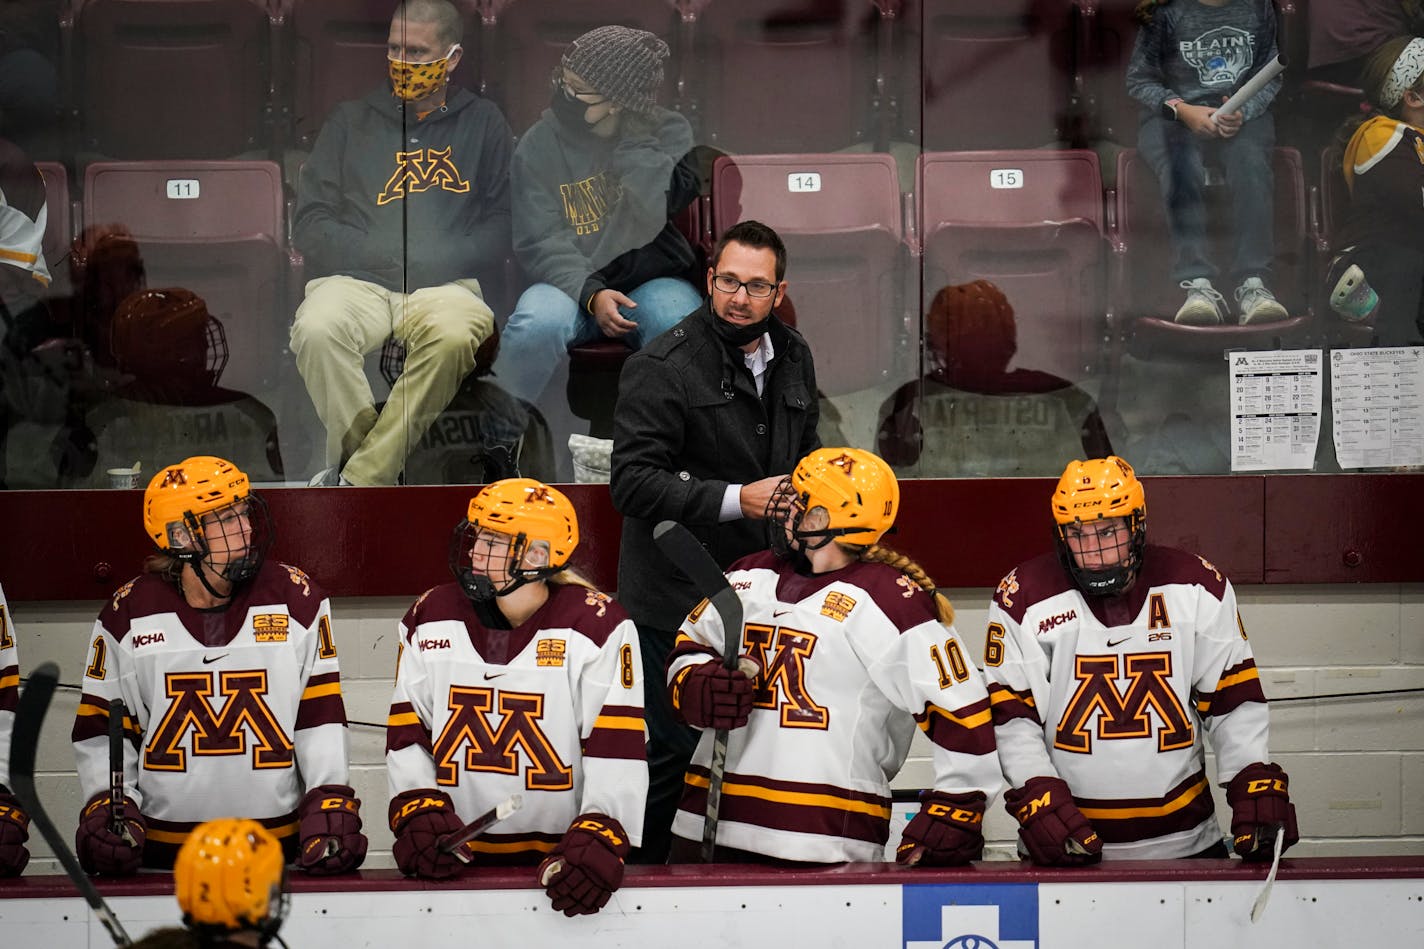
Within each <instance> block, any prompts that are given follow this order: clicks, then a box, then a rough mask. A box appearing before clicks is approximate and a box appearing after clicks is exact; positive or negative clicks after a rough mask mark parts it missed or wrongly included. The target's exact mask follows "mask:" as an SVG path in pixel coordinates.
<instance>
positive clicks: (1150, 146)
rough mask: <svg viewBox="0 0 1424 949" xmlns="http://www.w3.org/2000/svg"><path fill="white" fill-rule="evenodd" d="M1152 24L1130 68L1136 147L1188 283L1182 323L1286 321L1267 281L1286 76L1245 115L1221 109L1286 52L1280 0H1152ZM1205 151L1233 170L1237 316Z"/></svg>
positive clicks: (1141, 8)
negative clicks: (1217, 253)
mask: <svg viewBox="0 0 1424 949" xmlns="http://www.w3.org/2000/svg"><path fill="white" fill-rule="evenodd" d="M1137 19H1138V21H1139V22H1140V23H1141V24H1142V27H1141V29H1139V30H1138V32H1137V41H1136V43H1135V44H1134V46H1133V49H1132V58H1131V60H1130V61H1129V63H1128V67H1127V91H1128V93H1129V94H1130V95H1131V96H1132V97H1133V98H1134V99H1136V100H1137V101H1138V102H1139V103H1141V104H1142V106H1143V112H1142V117H1141V125H1140V127H1139V129H1138V136H1137V147H1138V150H1139V152H1141V154H1142V157H1143V160H1144V161H1146V162H1147V164H1148V166H1149V167H1151V169H1152V171H1153V174H1155V175H1156V176H1157V181H1158V183H1159V185H1160V186H1161V190H1162V197H1163V200H1164V201H1165V202H1166V205H1167V225H1168V229H1169V231H1170V233H1171V239H1172V253H1173V263H1172V279H1173V280H1176V281H1178V282H1179V284H1180V285H1181V287H1182V289H1184V290H1186V291H1187V298H1186V300H1185V302H1183V303H1182V306H1181V308H1180V309H1178V310H1177V313H1176V316H1175V319H1176V321H1177V322H1178V323H1185V324H1188V325H1191V326H1211V325H1214V324H1217V323H1221V322H1223V321H1225V320H1228V319H1230V320H1231V321H1232V322H1236V321H1237V319H1239V321H1240V322H1241V324H1242V325H1248V324H1255V323H1268V322H1272V321H1275V320H1283V319H1285V318H1286V317H1287V316H1288V315H1289V314H1288V313H1287V312H1286V309H1285V307H1283V306H1281V304H1280V303H1278V302H1277V301H1276V298H1275V297H1274V296H1273V295H1272V294H1271V291H1270V290H1269V289H1268V288H1267V285H1266V284H1267V281H1268V280H1269V278H1270V276H1271V262H1272V252H1273V250H1274V247H1275V238H1274V230H1275V229H1274V220H1273V215H1274V197H1275V191H1274V187H1273V176H1272V172H1271V149H1272V147H1273V146H1274V145H1275V141H1276V131H1275V123H1274V120H1273V118H1272V117H1271V114H1270V112H1269V111H1268V110H1269V109H1270V106H1271V102H1272V100H1274V99H1275V97H1276V93H1277V92H1278V91H1279V90H1280V87H1281V83H1280V79H1279V77H1278V78H1276V79H1275V80H1273V81H1272V82H1271V83H1270V84H1269V85H1267V86H1266V88H1264V89H1262V90H1261V91H1260V92H1258V93H1257V94H1256V95H1255V96H1253V97H1252V98H1251V99H1250V100H1249V101H1247V102H1246V104H1245V105H1244V106H1243V107H1242V109H1241V111H1240V112H1234V113H1232V114H1230V115H1219V114H1217V115H1214V114H1213V112H1214V110H1215V109H1216V107H1217V106H1219V105H1221V104H1222V103H1223V102H1225V101H1226V98H1227V96H1228V95H1229V94H1230V93H1231V92H1233V91H1235V90H1236V89H1237V88H1239V87H1240V86H1241V85H1243V84H1244V83H1245V82H1246V80H1247V79H1249V78H1250V77H1251V76H1252V75H1254V74H1255V73H1256V72H1258V71H1259V70H1260V69H1261V67H1263V66H1265V65H1266V64H1267V63H1269V62H1270V61H1271V60H1273V59H1275V57H1276V15H1275V10H1274V8H1273V7H1272V6H1271V2H1270V0H1179V2H1177V3H1172V0H1142V2H1141V3H1139V4H1138V5H1137ZM1205 158H1214V159H1217V160H1219V161H1220V162H1221V163H1222V164H1223V165H1224V166H1225V169H1226V184H1227V186H1228V187H1229V188H1230V190H1231V197H1232V203H1231V206H1232V225H1233V226H1232V231H1233V232H1234V233H1235V235H1236V256H1235V259H1234V260H1233V261H1232V264H1231V271H1230V273H1229V277H1230V279H1231V281H1232V282H1233V283H1235V284H1237V286H1236V292H1235V298H1236V304H1237V311H1238V316H1237V317H1232V315H1231V311H1230V306H1229V305H1228V304H1227V302H1226V300H1225V298H1224V297H1223V296H1222V295H1221V293H1219V292H1218V291H1217V290H1216V288H1215V287H1214V286H1213V285H1212V280H1213V278H1215V277H1216V276H1217V275H1218V271H1217V268H1216V266H1215V265H1214V264H1213V263H1212V261H1211V259H1210V258H1209V256H1208V253H1207V251H1208V246H1207V225H1206V208H1205V203H1204V194H1203V183H1204V179H1205V174H1206V172H1205V166H1204V162H1203V160H1204V159H1205Z"/></svg>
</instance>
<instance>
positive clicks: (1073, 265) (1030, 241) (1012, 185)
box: [915, 150, 1108, 380]
mask: <svg viewBox="0 0 1424 949" xmlns="http://www.w3.org/2000/svg"><path fill="white" fill-rule="evenodd" d="M916 181H917V184H916V189H915V191H916V194H917V195H918V208H919V210H918V213H917V215H916V217H917V220H918V228H919V242H920V250H921V253H922V255H923V261H924V295H925V303H926V304H928V302H929V300H930V299H931V298H932V297H933V296H934V294H935V293H936V292H937V291H938V290H939V288H940V287H942V286H944V285H945V284H961V283H968V282H969V281H972V280H976V279H980V278H982V279H985V280H988V281H990V282H992V283H993V284H994V285H996V286H997V287H998V288H999V289H1000V290H1002V291H1003V292H1004V295H1005V296H1006V297H1007V298H1008V300H1009V303H1010V305H1011V306H1012V307H1013V308H1014V313H1015V316H1016V318H1017V322H1018V327H1019V331H1018V354H1017V356H1016V357H1015V359H1014V361H1013V363H1012V364H1011V365H1012V367H1013V368H1019V369H1033V370H1038V371H1043V372H1049V373H1052V374H1054V375H1058V376H1062V377H1064V378H1066V379H1070V380H1081V379H1082V378H1083V377H1084V375H1085V374H1086V373H1087V372H1088V370H1089V368H1090V367H1091V366H1092V365H1093V364H1094V363H1095V362H1096V357H1097V351H1098V343H1099V340H1101V339H1102V338H1103V335H1104V334H1103V331H1104V328H1105V325H1104V313H1105V311H1106V297H1105V269H1106V259H1107V252H1108V246H1107V243H1106V240H1105V228H1104V224H1103V186H1102V175H1101V174H1100V172H1099V166H1098V156H1097V155H1096V154H1094V153H1093V152H1090V151H1038V150H1030V151H999V152H929V153H926V154H924V155H922V156H920V159H919V162H918V167H917V174H916Z"/></svg>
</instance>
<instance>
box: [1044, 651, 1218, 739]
mask: <svg viewBox="0 0 1424 949" xmlns="http://www.w3.org/2000/svg"><path fill="white" fill-rule="evenodd" d="M1123 669H1124V673H1125V677H1126V678H1127V679H1128V680H1130V681H1129V683H1128V686H1127V690H1126V691H1125V692H1119V691H1118V688H1117V679H1118V657H1117V656H1078V657H1077V660H1076V664H1075V668H1074V673H1073V674H1074V676H1075V677H1076V678H1077V679H1078V691H1076V692H1074V693H1073V698H1072V699H1071V700H1070V701H1069V702H1068V707H1067V708H1066V709H1064V711H1063V717H1062V718H1061V719H1060V720H1059V722H1058V727H1057V729H1055V731H1054V736H1053V746H1054V747H1055V748H1061V749H1062V750H1064V751H1073V752H1078V753H1080V754H1087V753H1088V752H1090V751H1092V739H1091V737H1090V736H1089V734H1088V730H1089V728H1090V724H1089V723H1090V721H1091V720H1092V718H1093V716H1094V715H1095V714H1096V715H1097V731H1098V737H1099V738H1102V739H1105V740H1112V739H1124V738H1149V737H1151V735H1152V719H1151V715H1150V714H1149V712H1150V711H1155V712H1156V713H1157V718H1158V720H1159V721H1160V722H1161V725H1160V727H1159V728H1158V729H1157V750H1158V751H1173V750H1175V749H1177V748H1186V747H1189V746H1190V745H1191V744H1192V741H1193V740H1194V735H1195V732H1194V730H1193V728H1192V723H1191V718H1190V717H1189V716H1188V715H1187V711H1186V709H1184V708H1182V703H1181V702H1180V701H1179V700H1178V698H1177V695H1176V693H1175V692H1173V691H1172V685H1171V682H1170V681H1169V679H1170V678H1171V675H1172V654H1171V653H1167V652H1153V653H1141V654H1137V655H1130V656H1126V657H1124V662H1123Z"/></svg>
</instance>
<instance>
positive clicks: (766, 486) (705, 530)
mask: <svg viewBox="0 0 1424 949" xmlns="http://www.w3.org/2000/svg"><path fill="white" fill-rule="evenodd" d="M785 276H786V245H785V244H784V243H782V240H781V237H780V236H779V235H778V234H777V233H776V232H775V231H773V230H772V229H771V228H769V227H767V226H766V225H765V224H762V223H760V222H758V221H742V222H741V223H739V224H734V225H732V227H730V228H728V229H727V231H726V233H724V234H723V235H722V237H721V239H720V240H718V242H717V246H716V247H715V248H713V251H712V266H710V267H708V268H707V275H706V278H705V279H706V286H707V294H708V296H707V301H706V302H705V303H704V304H703V305H702V306H701V307H699V308H698V309H697V310H696V311H695V312H693V313H692V314H691V315H689V316H688V317H687V318H686V319H684V320H683V321H682V322H680V323H679V324H677V326H675V327H673V328H672V329H671V330H669V331H668V332H666V333H664V334H663V335H662V336H661V337H659V338H658V339H657V340H656V341H654V342H653V343H652V344H651V345H649V346H648V347H647V348H645V349H643V350H642V351H641V352H637V353H634V354H633V355H632V356H631V357H630V358H629V359H628V362H627V363H626V364H625V365H624V367H623V374H622V375H621V376H620V377H619V379H618V405H617V407H616V409H615V410H614V413H613V459H612V463H613V474H612V481H611V484H610V490H611V491H612V494H613V505H614V507H616V508H617V509H618V512H619V513H620V514H622V515H623V536H622V538H621V541H620V546H619V549H618V594H619V595H618V600H619V602H620V603H621V604H622V605H623V607H624V609H626V610H627V611H628V614H629V615H630V616H632V617H633V622H635V623H637V624H638V644H639V647H640V648H641V649H642V653H643V668H644V669H648V670H654V669H664V668H666V666H667V661H668V655H669V654H670V653H671V652H672V649H673V644H674V642H675V640H676V639H677V635H678V633H677V630H678V627H679V626H680V625H681V624H682V621H683V620H684V619H686V618H687V614H688V613H689V612H690V611H691V610H692V608H693V607H694V606H696V605H697V602H698V600H699V599H701V594H699V593H698V592H697V591H696V590H695V589H694V588H693V586H692V583H691V581H690V580H689V579H688V578H687V577H684V576H683V575H682V573H681V572H680V571H678V570H676V569H670V568H669V567H668V563H667V559H666V558H665V557H664V556H663V555H662V554H661V552H659V550H658V549H657V547H656V546H655V545H654V543H653V527H654V525H656V524H657V523H658V522H659V521H662V520H674V521H678V522H679V523H682V524H685V525H687V527H688V529H689V530H691V531H692V532H693V534H695V535H696V536H697V538H698V540H700V541H701V542H702V543H703V544H704V545H706V547H707V549H708V551H709V552H711V554H712V557H713V559H715V560H716V561H717V563H718V564H719V565H720V566H722V567H723V568H726V567H728V566H730V565H731V563H732V562H733V561H734V560H736V559H737V558H738V557H743V556H746V555H747V554H749V553H752V552H753V551H756V550H760V549H761V547H762V544H763V542H764V534H763V532H762V530H761V525H760V524H759V523H758V522H759V521H760V520H761V519H762V518H763V517H764V516H765V515H766V506H767V501H768V500H769V499H770V498H771V495H772V493H773V492H774V491H775V490H776V487H777V486H778V485H780V484H781V481H782V477H783V476H784V475H786V474H789V473H790V471H791V469H792V467H793V466H794V465H795V464H796V462H797V461H798V460H799V459H800V458H802V457H804V456H805V455H806V454H808V453H810V452H811V451H812V450H813V449H815V448H816V447H818V446H819V444H820V439H819V437H818V436H817V432H816V428H817V421H818V420H819V418H820V411H819V406H818V403H817V399H816V371H815V366H814V365H813V363H812V360H811V349H810V347H808V346H807V345H806V340H805V339H803V338H802V337H801V335H800V334H799V333H797V332H796V331H795V330H794V329H791V328H790V327H789V326H787V325H786V324H785V323H784V322H783V321H782V319H781V317H780V316H779V315H778V314H777V307H779V306H781V305H782V303H783V301H784V300H785V299H786V280H785V279H784V278H785ZM649 674H650V676H651V675H652V673H651V672H650V673H649ZM646 701H647V707H646V711H647V715H646V718H647V723H648V779H649V788H648V812H647V815H646V817H645V818H644V822H643V852H642V854H641V855H640V860H641V861H642V862H644V863H663V862H664V861H665V860H666V859H667V854H668V847H669V844H670V843H671V836H670V827H671V825H672V819H673V814H674V812H675V811H676V810H677V802H678V799H679V798H680V797H681V795H682V785H683V777H684V775H685V774H686V771H687V762H688V759H689V758H690V757H691V756H692V750H693V748H694V747H696V745H697V737H698V735H697V732H696V731H695V730H693V729H691V728H689V727H688V726H687V725H685V724H684V723H682V722H681V721H680V720H678V719H677V718H676V716H675V715H674V713H673V709H672V705H671V704H670V703H669V702H668V696H667V693H666V691H664V690H662V689H649V690H648V692H647V695H646Z"/></svg>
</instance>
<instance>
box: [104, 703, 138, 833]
mask: <svg viewBox="0 0 1424 949" xmlns="http://www.w3.org/2000/svg"><path fill="white" fill-rule="evenodd" d="M128 713H129V710H128V709H127V708H125V707H124V700H123V699H111V700H110V701H109V829H110V830H112V831H113V832H114V834H115V835H116V836H119V837H122V838H123V840H124V843H126V844H128V845H129V846H130V847H132V846H134V839H133V834H132V833H130V832H129V825H128V823H127V822H126V821H125V820H124V718H125V716H127V715H128Z"/></svg>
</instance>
